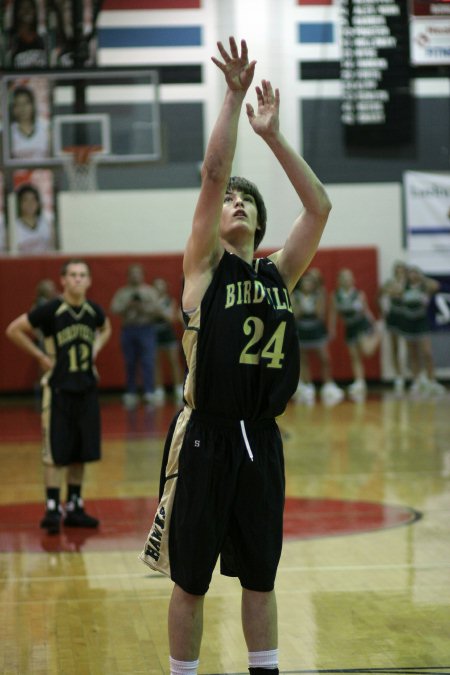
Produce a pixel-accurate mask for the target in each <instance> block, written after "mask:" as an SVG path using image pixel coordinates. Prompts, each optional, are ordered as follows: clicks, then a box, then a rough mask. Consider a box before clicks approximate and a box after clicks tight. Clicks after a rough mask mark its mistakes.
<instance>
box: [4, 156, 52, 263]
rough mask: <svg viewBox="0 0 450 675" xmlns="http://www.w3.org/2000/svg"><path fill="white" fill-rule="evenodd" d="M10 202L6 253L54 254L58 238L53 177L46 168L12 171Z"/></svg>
mask: <svg viewBox="0 0 450 675" xmlns="http://www.w3.org/2000/svg"><path fill="white" fill-rule="evenodd" d="M12 179H13V189H14V193H13V195H11V198H12V200H13V205H12V209H9V212H10V213H13V214H14V217H13V219H12V223H10V227H9V231H10V234H11V236H10V250H11V252H12V253H17V254H19V255H35V254H40V255H42V254H45V253H51V252H53V251H56V250H57V248H58V246H57V244H58V238H57V231H56V217H55V192H54V177H53V172H52V171H51V170H50V169H35V170H19V171H14V172H13V176H12Z"/></svg>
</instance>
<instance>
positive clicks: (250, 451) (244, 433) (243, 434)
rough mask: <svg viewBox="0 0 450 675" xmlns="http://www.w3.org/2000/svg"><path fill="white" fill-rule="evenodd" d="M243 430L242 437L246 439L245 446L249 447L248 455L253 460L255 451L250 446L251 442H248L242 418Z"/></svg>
mask: <svg viewBox="0 0 450 675" xmlns="http://www.w3.org/2000/svg"><path fill="white" fill-rule="evenodd" d="M241 431H242V438H243V439H244V443H245V447H246V448H247V452H248V456H249V457H250V459H251V460H252V462H253V452H252V449H251V447H250V443H249V442H248V438H247V432H246V430H245V424H244V420H241Z"/></svg>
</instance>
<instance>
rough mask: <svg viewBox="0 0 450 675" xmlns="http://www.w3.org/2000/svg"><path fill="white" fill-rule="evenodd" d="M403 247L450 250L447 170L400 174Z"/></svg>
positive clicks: (449, 197) (422, 249)
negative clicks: (443, 172) (404, 237)
mask: <svg viewBox="0 0 450 675" xmlns="http://www.w3.org/2000/svg"><path fill="white" fill-rule="evenodd" d="M403 192H404V204H405V227H406V247H407V249H408V250H409V251H431V252H432V251H435V252H440V251H449V252H450V173H448V174H438V173H425V172H419V171H405V173H404V174H403Z"/></svg>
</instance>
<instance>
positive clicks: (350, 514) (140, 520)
mask: <svg viewBox="0 0 450 675" xmlns="http://www.w3.org/2000/svg"><path fill="white" fill-rule="evenodd" d="M156 505H157V504H156V498H153V499H145V498H135V499H98V500H89V513H91V514H92V515H93V516H95V517H96V518H99V520H100V523H101V524H100V527H99V529H98V530H86V529H83V530H82V529H79V530H75V529H73V528H62V530H61V533H60V534H59V535H48V534H47V533H46V532H45V531H44V530H41V529H40V528H39V521H40V519H41V517H42V513H43V511H42V509H43V506H42V503H30V504H11V505H10V504H8V505H4V506H0V552H7V551H19V552H34V553H36V552H41V551H47V552H79V551H120V550H123V551H128V550H136V551H140V550H141V548H142V546H143V545H144V541H145V538H146V536H147V532H148V529H149V527H150V524H151V519H152V517H153V513H154V511H155V509H156ZM418 518H419V514H418V513H417V512H415V511H414V510H413V509H410V508H408V507H400V506H389V505H386V504H376V503H370V502H360V501H341V500H338V499H299V498H293V497H288V498H287V500H286V508H285V519H284V537H285V541H289V540H296V539H312V538H314V537H332V536H337V535H343V534H357V533H364V532H373V531H376V530H382V529H386V528H390V527H397V526H399V525H408V524H410V523H412V522H414V521H415V520H417V519H418Z"/></svg>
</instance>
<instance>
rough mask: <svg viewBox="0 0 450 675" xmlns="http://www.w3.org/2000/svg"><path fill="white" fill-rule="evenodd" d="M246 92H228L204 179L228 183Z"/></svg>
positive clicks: (210, 143)
mask: <svg viewBox="0 0 450 675" xmlns="http://www.w3.org/2000/svg"><path fill="white" fill-rule="evenodd" d="M244 96H245V92H243V91H232V90H230V89H228V90H227V92H226V94H225V99H224V102H223V105H222V108H221V110H220V113H219V116H218V118H217V120H216V123H215V125H214V128H213V130H212V132H211V136H210V139H209V141H208V145H207V148H206V152H205V158H204V161H203V165H202V178H203V179H206V178H209V179H211V180H214V181H222V182H224V184H226V182H227V181H228V178H229V175H230V172H231V166H232V163H233V158H234V154H235V150H236V142H237V133H238V126H239V116H240V113H241V108H242V103H243V101H244Z"/></svg>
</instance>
